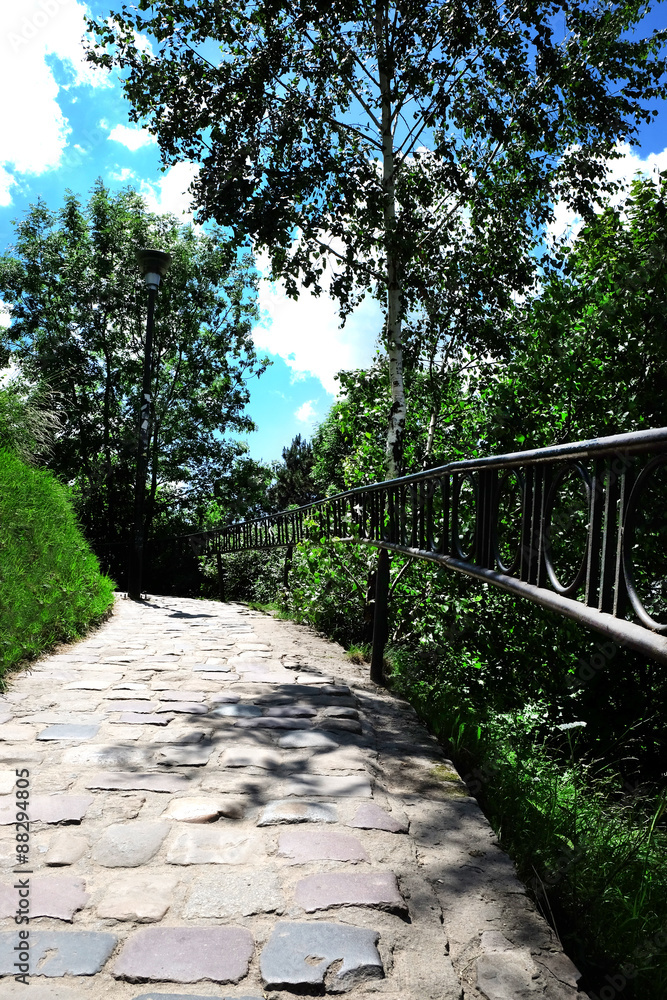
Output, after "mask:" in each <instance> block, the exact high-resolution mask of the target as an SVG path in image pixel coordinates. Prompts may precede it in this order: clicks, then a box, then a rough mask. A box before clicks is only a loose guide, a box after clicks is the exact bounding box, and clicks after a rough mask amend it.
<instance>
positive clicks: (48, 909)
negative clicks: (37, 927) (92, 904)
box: [0, 875, 90, 921]
mask: <svg viewBox="0 0 667 1000" xmlns="http://www.w3.org/2000/svg"><path fill="white" fill-rule="evenodd" d="M18 879H20V876H16V878H15V879H14V881H13V882H10V883H9V884H0V917H13V916H14V914H15V913H16V912H17V911H18V906H19V899H20V897H19V892H20V891H21V890H20V887H19V882H18ZM29 892H30V897H29V900H30V919H31V920H32V919H33V917H56V918H57V919H58V920H69V921H71V920H72V917H73V915H74V913H75V912H76V911H77V910H82V909H83V907H84V906H85V905H86V903H87V902H88V900H89V899H90V896H89V895H88V893H87V892H86V891H85V884H84V882H83V879H80V878H53V877H52V878H36V877H35V876H34V875H33V876H31V877H30V886H29Z"/></svg>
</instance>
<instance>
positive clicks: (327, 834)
mask: <svg viewBox="0 0 667 1000" xmlns="http://www.w3.org/2000/svg"><path fill="white" fill-rule="evenodd" d="M278 854H279V855H281V856H282V857H286V858H291V859H292V861H293V863H294V864H297V865H301V864H305V863H306V862H308V861H370V858H369V856H368V854H367V853H366V851H365V850H364V847H363V844H362V843H361V841H360V840H358V839H357V837H351V836H349V834H345V833H337V832H335V831H333V830H331V831H329V830H285V831H284V832H283V833H281V834H280V838H279V840H278Z"/></svg>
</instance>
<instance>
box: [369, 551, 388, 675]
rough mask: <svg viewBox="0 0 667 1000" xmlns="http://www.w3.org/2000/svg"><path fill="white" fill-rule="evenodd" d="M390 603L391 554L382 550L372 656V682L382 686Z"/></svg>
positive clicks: (379, 563) (376, 593)
mask: <svg viewBox="0 0 667 1000" xmlns="http://www.w3.org/2000/svg"><path fill="white" fill-rule="evenodd" d="M388 601H389V552H388V551H387V549H380V555H379V557H378V568H377V579H376V584H375V616H374V621H373V652H372V654H371V680H372V681H375V683H376V684H382V683H383V681H384V676H383V669H382V667H383V662H384V647H385V645H386V642H387V634H388V627H387V624H388V619H387V605H388Z"/></svg>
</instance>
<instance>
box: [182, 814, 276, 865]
mask: <svg viewBox="0 0 667 1000" xmlns="http://www.w3.org/2000/svg"><path fill="white" fill-rule="evenodd" d="M259 850H260V846H259V842H258V840H257V838H256V837H255V836H253V835H252V833H237V832H235V831H233V830H229V829H226V828H224V827H222V828H220V827H219V826H218V825H217V824H211V825H206V826H192V827H190V828H189V829H187V830H178V831H177V832H176V834H175V836H174V838H173V840H172V843H171V846H170V847H169V850H168V852H167V863H168V864H170V865H206V864H210V865H241V864H250V863H252V862H255V863H256V861H257V856H258V852H259Z"/></svg>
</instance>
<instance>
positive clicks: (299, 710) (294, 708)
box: [266, 705, 317, 719]
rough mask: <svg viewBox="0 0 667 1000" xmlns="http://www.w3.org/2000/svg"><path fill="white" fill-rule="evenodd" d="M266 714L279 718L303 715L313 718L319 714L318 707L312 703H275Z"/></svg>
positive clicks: (293, 717)
mask: <svg viewBox="0 0 667 1000" xmlns="http://www.w3.org/2000/svg"><path fill="white" fill-rule="evenodd" d="M266 714H267V715H268V716H275V717H276V718H279V719H298V718H300V717H302V716H303V717H307V718H311V719H312V718H313V716H315V715H317V709H315V708H312V707H311V706H310V705H273V706H271V708H269V709H267V712H266Z"/></svg>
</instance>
